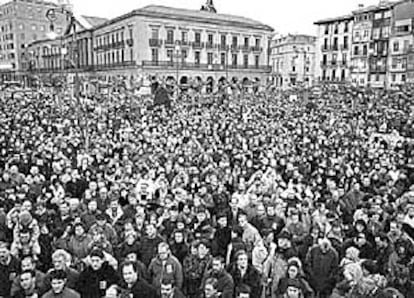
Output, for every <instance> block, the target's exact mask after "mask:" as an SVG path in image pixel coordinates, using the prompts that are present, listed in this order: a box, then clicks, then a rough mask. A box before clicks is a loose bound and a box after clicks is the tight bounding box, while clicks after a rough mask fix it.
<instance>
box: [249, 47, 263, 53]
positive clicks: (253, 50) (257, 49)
mask: <svg viewBox="0 0 414 298" xmlns="http://www.w3.org/2000/svg"><path fill="white" fill-rule="evenodd" d="M251 51H252V52H263V48H262V47H259V46H254V47H251Z"/></svg>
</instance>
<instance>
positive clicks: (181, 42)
mask: <svg viewBox="0 0 414 298" xmlns="http://www.w3.org/2000/svg"><path fill="white" fill-rule="evenodd" d="M190 45H191V43H190V42H189V41H188V40H181V41H180V46H182V47H189V46H190Z"/></svg>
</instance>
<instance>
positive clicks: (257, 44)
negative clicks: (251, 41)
mask: <svg viewBox="0 0 414 298" xmlns="http://www.w3.org/2000/svg"><path fill="white" fill-rule="evenodd" d="M258 47H260V38H256V48H258Z"/></svg>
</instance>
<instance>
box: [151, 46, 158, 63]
mask: <svg viewBox="0 0 414 298" xmlns="http://www.w3.org/2000/svg"><path fill="white" fill-rule="evenodd" d="M151 57H152V61H153V62H158V49H151Z"/></svg>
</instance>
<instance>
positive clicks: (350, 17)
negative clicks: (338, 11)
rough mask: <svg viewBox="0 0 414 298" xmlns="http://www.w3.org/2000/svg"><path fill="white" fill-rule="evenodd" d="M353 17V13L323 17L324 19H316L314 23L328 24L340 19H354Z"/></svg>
mask: <svg viewBox="0 0 414 298" xmlns="http://www.w3.org/2000/svg"><path fill="white" fill-rule="evenodd" d="M353 18H354V16H353V15H352V14H347V15H344V16H340V17H334V18H327V19H322V20H319V21H316V22H315V23H314V24H315V25H320V24H326V23H335V22H339V21H346V20H352V19H353Z"/></svg>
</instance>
